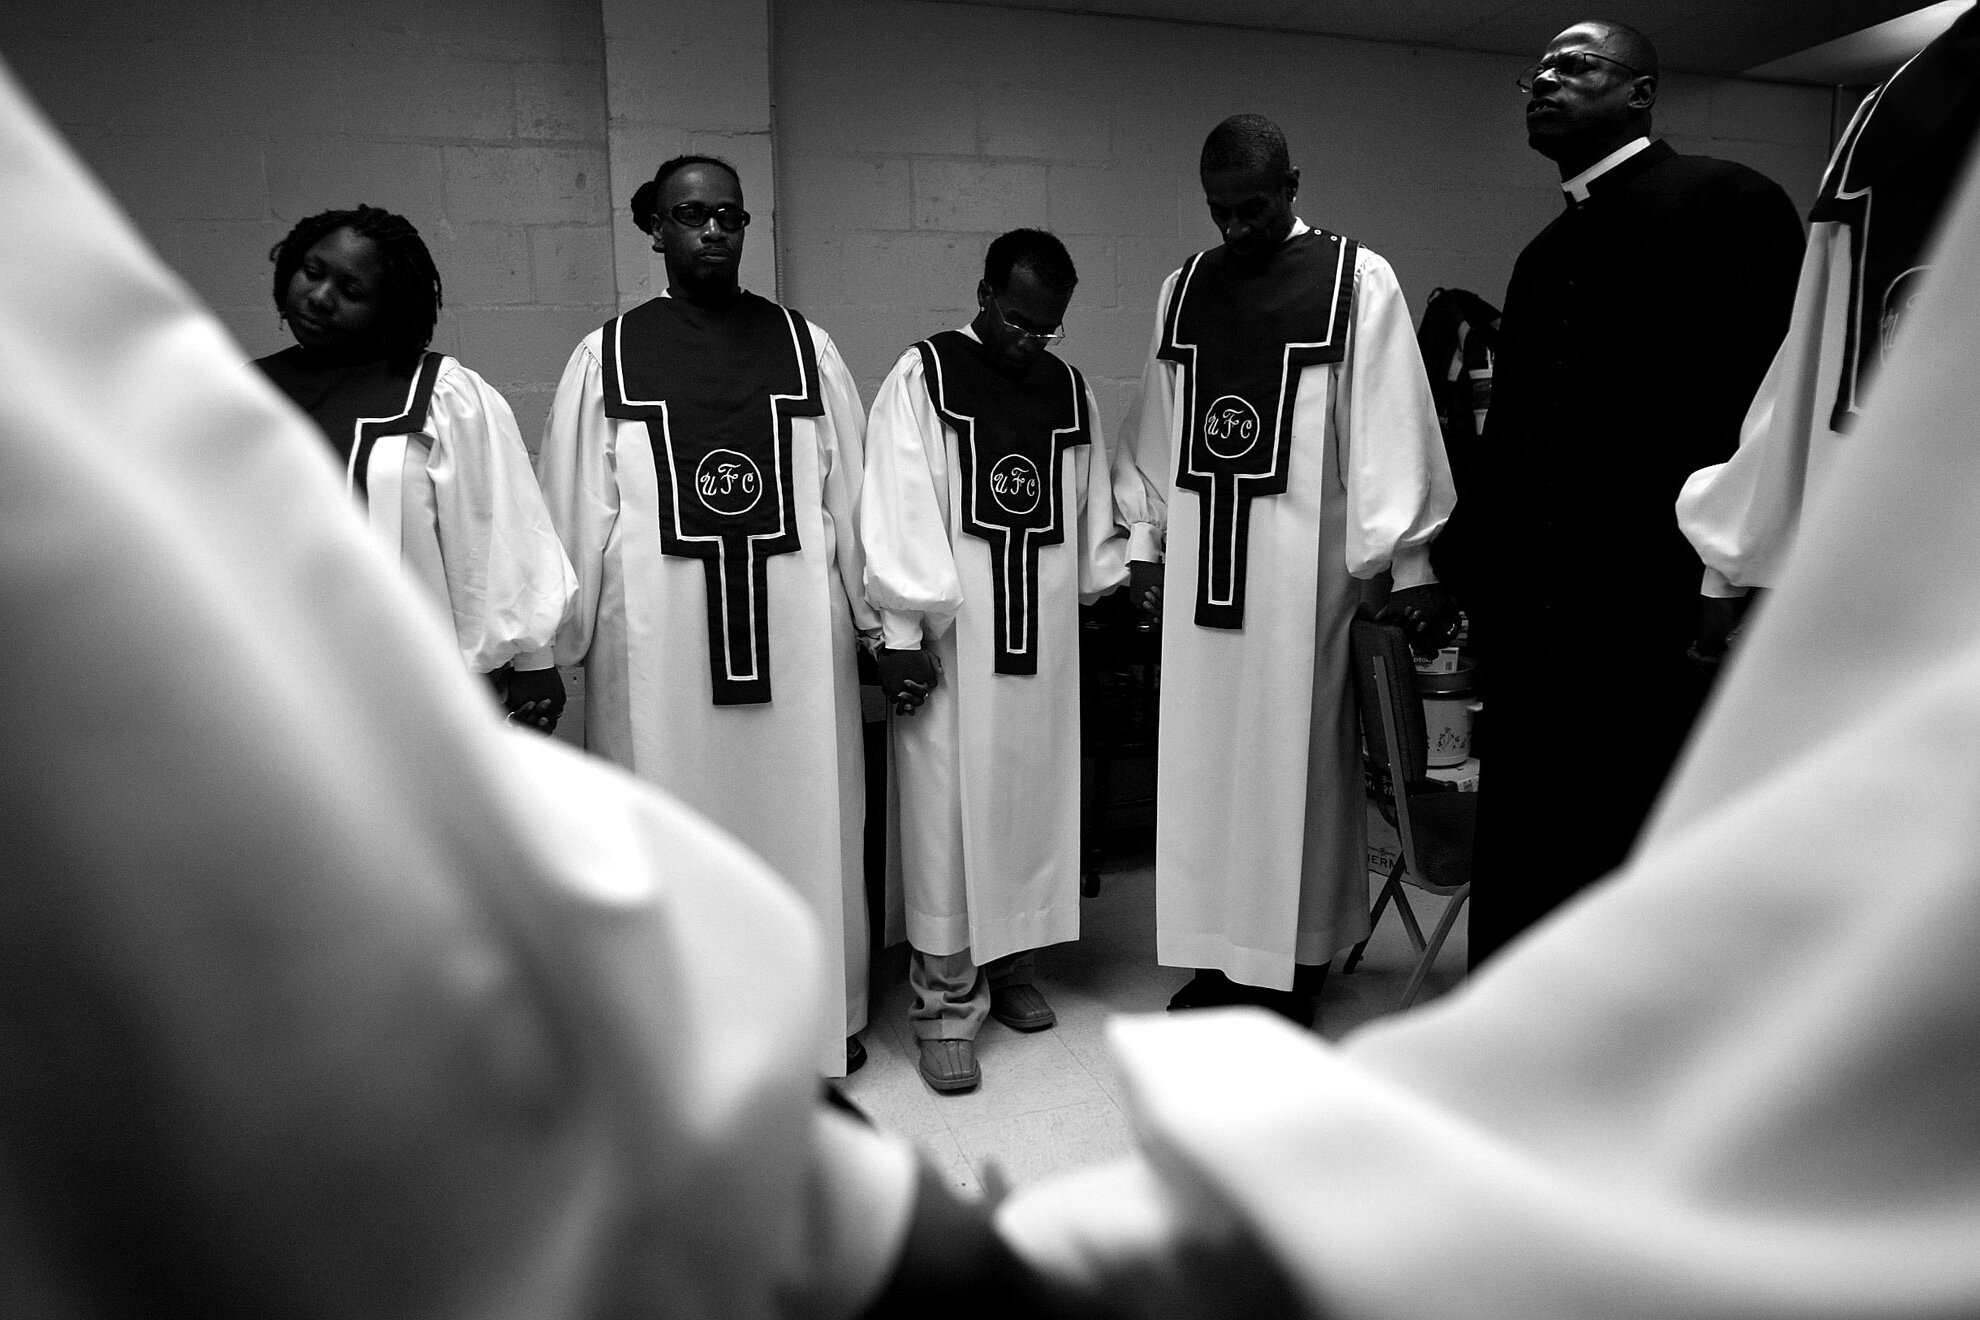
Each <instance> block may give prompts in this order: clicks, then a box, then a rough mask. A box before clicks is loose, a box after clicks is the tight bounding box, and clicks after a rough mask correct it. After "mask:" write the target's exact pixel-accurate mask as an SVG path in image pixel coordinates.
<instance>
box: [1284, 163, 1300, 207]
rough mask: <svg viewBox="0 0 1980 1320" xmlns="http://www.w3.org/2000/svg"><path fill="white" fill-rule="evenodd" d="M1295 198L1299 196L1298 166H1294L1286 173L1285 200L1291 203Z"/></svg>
mask: <svg viewBox="0 0 1980 1320" xmlns="http://www.w3.org/2000/svg"><path fill="white" fill-rule="evenodd" d="M1297 196H1299V166H1297V165H1295V166H1293V167H1292V168H1290V169H1288V170H1287V171H1286V200H1287V201H1291V200H1292V199H1293V198H1295V197H1297Z"/></svg>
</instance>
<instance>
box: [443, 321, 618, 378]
mask: <svg viewBox="0 0 1980 1320" xmlns="http://www.w3.org/2000/svg"><path fill="white" fill-rule="evenodd" d="M611 316H612V308H611V307H610V306H598V307H493V308H463V309H461V311H460V313H459V322H460V336H461V358H462V360H463V361H465V362H466V363H467V364H468V365H469V366H471V367H473V368H474V369H475V370H476V371H479V372H480V373H481V374H482V375H484V376H486V377H488V378H489V379H490V380H497V381H505V382H510V383H512V384H514V385H517V386H524V385H530V386H544V387H546V388H549V389H555V387H556V384H557V379H558V377H559V376H561V375H562V374H563V370H564V364H565V362H567V361H568V360H569V359H570V354H571V350H572V349H573V348H575V347H577V344H578V341H579V340H581V339H583V338H584V337H585V336H586V335H587V334H589V333H591V332H592V331H593V330H595V329H597V328H598V327H599V326H600V325H603V324H604V323H605V322H606V321H607V320H609V319H610V318H611ZM498 388H502V390H503V393H505V394H506V393H508V388H507V387H506V386H502V387H498Z"/></svg>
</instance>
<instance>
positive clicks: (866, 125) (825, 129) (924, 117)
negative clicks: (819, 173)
mask: <svg viewBox="0 0 1980 1320" xmlns="http://www.w3.org/2000/svg"><path fill="white" fill-rule="evenodd" d="M885 88H886V93H885V95H876V85H875V82H874V71H873V68H872V66H870V65H869V66H865V67H857V68H840V67H833V68H825V69H819V68H813V67H810V66H807V67H806V69H805V72H804V74H803V76H802V77H801V78H798V79H796V80H793V81H789V82H785V83H782V84H780V85H779V86H778V88H777V101H778V125H779V128H780V129H781V130H782V132H783V133H784V136H785V142H784V144H783V145H784V147H785V149H787V150H791V151H795V152H800V153H803V152H822V153H831V154H837V155H872V154H887V155H893V154H901V153H908V154H920V155H950V156H973V155H975V154H976V151H977V133H976V105H977V102H976V92H975V90H974V89H973V88H971V87H970V86H968V85H967V84H965V83H963V82H961V81H960V80H959V79H957V78H955V77H951V76H942V75H941V74H935V75H931V74H930V73H928V72H927V71H925V70H922V69H919V68H914V67H909V68H908V69H905V70H902V71H899V72H898V73H895V72H893V71H890V72H889V74H888V76H887V81H886V83H885Z"/></svg>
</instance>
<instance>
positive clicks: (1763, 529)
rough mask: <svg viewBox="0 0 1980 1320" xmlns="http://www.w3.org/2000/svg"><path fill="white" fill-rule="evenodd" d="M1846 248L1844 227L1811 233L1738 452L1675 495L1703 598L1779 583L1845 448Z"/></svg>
mask: <svg viewBox="0 0 1980 1320" xmlns="http://www.w3.org/2000/svg"><path fill="white" fill-rule="evenodd" d="M1850 243H1851V239H1850V231H1849V227H1848V226H1847V225H1842V224H1837V223H1835V222H1833V221H1818V222H1816V223H1814V224H1812V225H1810V226H1809V227H1808V248H1807V251H1806V253H1805V254H1804V255H1803V257H1802V260H1801V280H1800V283H1799V284H1798V285H1797V286H1796V288H1795V293H1794V314H1793V316H1792V317H1791V319H1790V320H1789V322H1788V330H1787V337H1786V338H1785V339H1784V340H1782V342H1781V347H1780V350H1779V352H1777V353H1776V354H1775V355H1774V361H1773V365H1772V366H1770V367H1769V368H1768V369H1767V375H1766V378H1765V379H1764V380H1762V381H1761V383H1760V390H1759V392H1758V393H1757V394H1756V395H1754V398H1753V404H1752V406H1751V407H1750V408H1748V409H1747V413H1746V420H1745V421H1744V422H1743V423H1741V425H1740V433H1739V448H1738V449H1737V450H1735V451H1734V452H1733V456H1732V457H1731V458H1730V459H1728V460H1726V461H1725V462H1723V463H1715V464H1713V465H1712V466H1711V467H1706V468H1700V469H1699V470H1698V471H1696V472H1694V473H1692V474H1691V476H1690V477H1689V478H1687V479H1686V481H1685V483H1684V489H1683V490H1682V491H1680V492H1679V493H1678V500H1677V520H1678V526H1679V527H1680V528H1681V529H1682V530H1683V532H1684V535H1685V538H1686V539H1687V540H1689V541H1690V542H1691V544H1692V547H1693V548H1694V549H1696V550H1697V551H1698V557H1699V558H1700V559H1701V560H1703V561H1704V563H1705V579H1704V588H1703V589H1704V591H1705V594H1707V595H1714V596H1725V595H1743V594H1745V589H1747V588H1751V587H1771V586H1773V585H1774V584H1775V583H1777V582H1778V581H1779V580H1780V577H1781V572H1782V570H1783V569H1784V568H1785V567H1786V563H1787V557H1788V552H1789V551H1790V550H1792V549H1793V548H1794V541H1795V534H1796V531H1797V530H1798V529H1799V527H1800V525H1801V512H1802V507H1803V505H1804V504H1805V503H1806V502H1807V500H1808V499H1809V498H1810V497H1811V496H1812V495H1813V493H1814V492H1816V491H1818V490H1820V489H1821V487H1822V482H1823V481H1824V480H1825V479H1826V477H1827V475H1828V470H1829V468H1830V466H1831V465H1832V464H1833V463H1834V461H1835V456H1836V453H1837V451H1838V450H1839V449H1840V448H1841V446H1842V443H1843V440H1844V438H1845V437H1844V436H1843V434H1842V433H1841V432H1838V431H1836V430H1835V429H1834V428H1833V427H1832V426H1831V425H1830V421H1831V418H1832V416H1833V410H1834V408H1835V404H1836V394H1837V391H1838V390H1839V389H1840V388H1841V384H1842V379H1843V352H1844V339H1845V337H1846V335H1845V332H1846V328H1847V325H1848V322H1849V314H1850V296H1849V291H1850V283H1851V270H1852V268H1853V267H1854V264H1855V263H1854V261H1853V260H1852V258H1851V255H1850ZM1728 588H1736V589H1737V590H1729V589H1728Z"/></svg>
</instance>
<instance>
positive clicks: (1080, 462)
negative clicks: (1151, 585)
mask: <svg viewBox="0 0 1980 1320" xmlns="http://www.w3.org/2000/svg"><path fill="white" fill-rule="evenodd" d="M1082 386H1083V387H1084V388H1085V389H1086V415H1087V417H1088V418H1089V419H1091V420H1090V430H1091V432H1092V435H1091V439H1090V441H1089V442H1088V443H1087V444H1085V445H1082V446H1080V447H1078V448H1076V449H1074V450H1073V479H1074V482H1075V485H1076V487H1077V488H1076V489H1075V490H1074V492H1073V496H1072V497H1073V498H1074V499H1075V500H1077V501H1078V502H1079V512H1078V538H1079V601H1080V604H1082V605H1091V604H1092V603H1093V602H1094V601H1096V600H1098V599H1100V597H1102V596H1104V595H1106V594H1107V593H1108V592H1110V591H1112V590H1113V589H1114V588H1116V587H1118V586H1120V585H1121V584H1122V583H1123V582H1126V581H1127V572H1128V570H1127V554H1128V532H1129V529H1128V527H1127V525H1126V524H1125V523H1124V522H1123V521H1122V519H1121V515H1120V509H1119V505H1118V503H1117V501H1116V498H1115V493H1114V482H1113V478H1114V474H1115V468H1114V462H1113V455H1112V454H1111V453H1110V452H1109V451H1108V448H1107V434H1106V430H1105V428H1103V427H1102V426H1101V424H1100V407H1099V402H1098V400H1096V399H1095V398H1094V397H1093V390H1092V387H1090V386H1084V382H1082Z"/></svg>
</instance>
